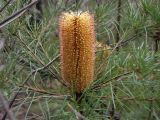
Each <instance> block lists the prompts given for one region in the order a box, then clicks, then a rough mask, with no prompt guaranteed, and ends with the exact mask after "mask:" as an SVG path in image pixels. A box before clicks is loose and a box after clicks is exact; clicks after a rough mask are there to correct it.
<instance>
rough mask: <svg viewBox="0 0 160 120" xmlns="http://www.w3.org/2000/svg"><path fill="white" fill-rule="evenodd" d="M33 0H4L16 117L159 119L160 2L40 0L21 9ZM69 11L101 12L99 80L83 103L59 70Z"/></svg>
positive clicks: (2, 18)
mask: <svg viewBox="0 0 160 120" xmlns="http://www.w3.org/2000/svg"><path fill="white" fill-rule="evenodd" d="M30 2H35V0H33V1H30V0H8V1H7V0H1V1H0V91H1V93H2V94H3V96H4V97H5V100H6V101H7V102H8V103H7V104H8V105H9V104H10V107H11V111H10V112H13V117H15V118H16V120H76V119H89V120H120V119H121V120H160V51H159V48H158V47H159V41H160V1H159V0H41V1H38V3H37V4H34V5H33V6H32V7H27V9H25V13H24V12H20V13H23V14H21V15H20V14H18V15H19V16H18V15H17V14H16V15H14V13H16V12H17V11H19V10H21V9H22V8H25V6H27V5H28V4H30ZM5 5H6V7H4V6H5ZM64 11H89V12H91V13H92V14H93V15H94V18H95V26H96V38H97V52H96V68H95V80H94V83H93V84H92V85H91V86H90V87H89V88H88V89H86V91H84V94H83V96H82V100H81V103H77V102H76V99H75V95H74V94H71V93H70V92H69V90H68V89H67V87H66V86H64V85H63V80H62V78H61V74H60V62H59V38H58V17H59V16H60V14H61V13H62V12H64ZM13 15H14V16H13ZM9 16H12V17H11V18H9ZM7 18H9V19H7ZM7 21H9V22H7ZM109 46H110V47H109ZM15 96H16V97H15ZM1 103H2V102H1V100H0V119H2V118H3V119H5V117H4V114H5V109H4V108H3V105H2V104H1ZM7 118H8V116H7Z"/></svg>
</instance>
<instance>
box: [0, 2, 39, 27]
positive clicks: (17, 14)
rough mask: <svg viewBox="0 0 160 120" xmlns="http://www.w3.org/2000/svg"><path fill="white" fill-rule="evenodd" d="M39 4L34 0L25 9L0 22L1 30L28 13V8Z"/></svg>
mask: <svg viewBox="0 0 160 120" xmlns="http://www.w3.org/2000/svg"><path fill="white" fill-rule="evenodd" d="M37 2H38V0H34V1H33V2H31V3H30V4H28V5H26V6H25V7H24V8H22V9H20V10H19V11H17V12H15V13H14V14H13V15H11V16H9V17H8V18H6V19H5V20H3V21H2V22H0V29H1V28H2V27H4V26H6V25H7V24H9V23H11V22H12V21H14V20H15V19H17V18H19V17H20V16H22V15H23V14H24V13H25V12H26V11H27V9H28V8H30V7H32V6H33V5H34V4H36V3H37Z"/></svg>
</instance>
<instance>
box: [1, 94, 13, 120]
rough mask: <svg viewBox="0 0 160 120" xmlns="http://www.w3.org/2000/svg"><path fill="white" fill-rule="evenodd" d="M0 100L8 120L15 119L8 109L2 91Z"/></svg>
mask: <svg viewBox="0 0 160 120" xmlns="http://www.w3.org/2000/svg"><path fill="white" fill-rule="evenodd" d="M0 101H1V103H2V106H3V107H4V109H5V111H6V113H8V117H9V119H10V120H15V118H14V116H13V113H12V112H11V110H10V109H9V106H8V103H7V102H6V100H5V99H4V97H3V95H2V93H1V92H0Z"/></svg>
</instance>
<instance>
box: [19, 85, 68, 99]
mask: <svg viewBox="0 0 160 120" xmlns="http://www.w3.org/2000/svg"><path fill="white" fill-rule="evenodd" d="M19 87H22V88H27V89H29V90H32V91H33V92H37V93H42V94H48V95H51V96H52V97H53V98H57V99H67V100H70V99H71V95H69V94H67V95H61V94H56V93H51V92H47V91H46V90H44V89H37V88H34V87H31V86H27V85H24V86H19Z"/></svg>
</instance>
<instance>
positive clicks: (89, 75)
mask: <svg viewBox="0 0 160 120" xmlns="http://www.w3.org/2000/svg"><path fill="white" fill-rule="evenodd" d="M59 37H60V55H61V74H62V78H63V80H64V81H65V82H67V83H68V84H69V86H70V89H71V90H72V91H74V92H77V93H81V92H83V90H84V89H85V88H86V87H87V86H89V85H90V84H91V82H92V81H93V77H94V65H95V32H94V18H93V16H92V15H91V14H90V13H89V12H70V13H63V14H62V15H61V16H60V18H59Z"/></svg>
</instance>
